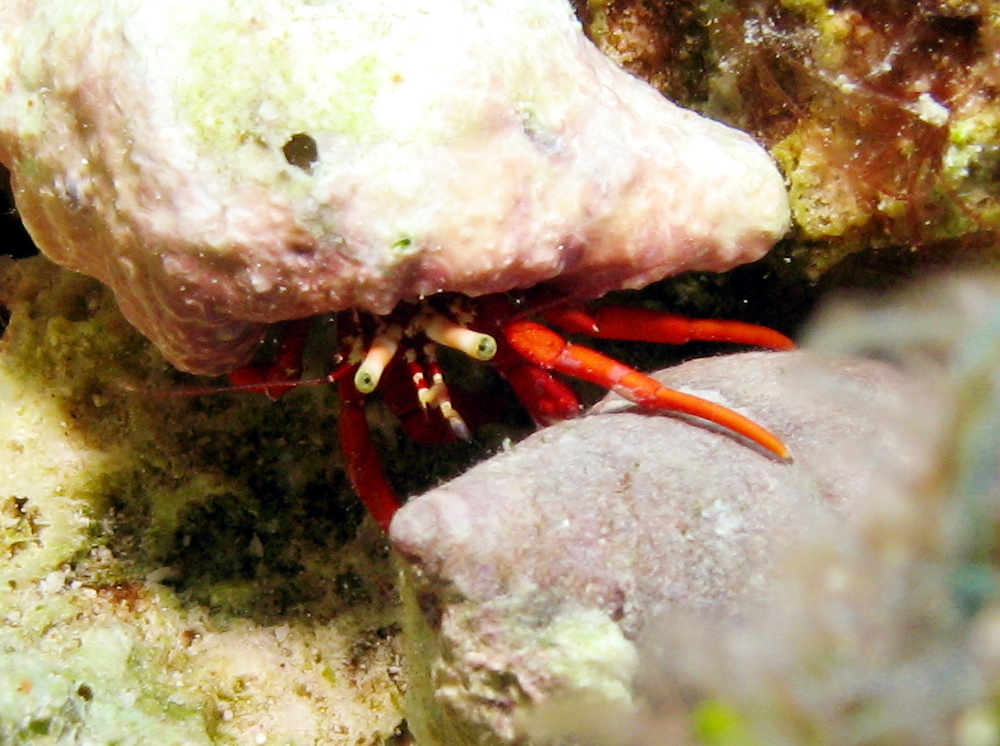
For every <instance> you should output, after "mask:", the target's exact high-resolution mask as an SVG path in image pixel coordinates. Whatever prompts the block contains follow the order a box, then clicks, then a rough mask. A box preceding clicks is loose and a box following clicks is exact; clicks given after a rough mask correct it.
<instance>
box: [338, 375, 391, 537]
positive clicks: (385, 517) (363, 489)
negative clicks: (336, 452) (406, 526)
mask: <svg viewBox="0 0 1000 746" xmlns="http://www.w3.org/2000/svg"><path fill="white" fill-rule="evenodd" d="M356 368H357V366H352V370H351V371H350V374H349V375H343V376H341V377H340V378H339V379H338V380H337V390H338V392H339V394H340V406H341V409H340V420H339V423H338V426H339V428H340V447H341V448H343V449H344V457H345V458H346V459H347V476H348V477H349V478H350V480H351V484H352V485H353V486H354V491H355V492H357V493H358V497H360V498H361V502H362V503H364V505H365V507H366V508H367V509H368V512H369V513H371V514H372V518H374V519H375V522H376V523H378V525H379V526H381V528H382V530H383V531H388V530H389V523H391V522H392V517H393V516H394V515H395V514H396V511H397V510H399V508H400V506H401V505H402V503H400V501H399V498H398V497H397V496H396V491H395V490H394V489H393V488H392V485H391V484H390V483H389V479H388V477H386V475H385V472H384V471H383V470H382V463H381V461H380V460H379V456H378V452H377V451H376V450H375V444H374V443H373V442H372V439H371V431H370V430H369V429H368V421H367V420H366V419H365V409H364V395H363V394H362V393H361V392H360V391H358V389H357V387H356V386H355V385H354V374H355V373H357V370H356Z"/></svg>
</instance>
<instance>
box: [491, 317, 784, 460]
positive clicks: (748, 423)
mask: <svg viewBox="0 0 1000 746" xmlns="http://www.w3.org/2000/svg"><path fill="white" fill-rule="evenodd" d="M504 334H505V336H506V338H507V341H508V342H509V343H510V345H511V347H513V348H514V349H515V350H516V351H517V352H518V354H520V355H521V356H523V357H524V358H525V359H526V360H528V361H529V362H531V363H533V364H535V365H537V366H539V367H541V368H544V369H545V370H555V371H558V372H559V373H564V374H566V375H569V376H573V377H575V378H581V379H583V380H585V381H590V382H591V383H596V384H598V385H599V386H603V387H604V388H608V389H611V390H612V391H614V392H615V393H617V394H619V395H621V396H623V397H625V398H626V399H628V400H629V401H632V402H635V403H636V404H638V405H640V406H642V407H646V408H647V409H653V410H659V411H669V412H677V413H679V414H686V415H691V416H694V417H700V418H701V419H704V420H708V421H710V422H714V423H716V424H717V425H720V426H722V427H724V428H726V429H727V430H732V431H733V432H735V433H738V434H739V435H742V436H743V437H745V438H748V439H749V440H752V441H753V442H755V443H757V444H758V445H760V446H762V447H763V448H766V449H767V450H769V451H771V452H772V453H774V454H775V455H776V456H778V457H779V458H781V459H783V460H786V461H787V460H789V458H790V453H789V451H788V448H787V446H785V444H784V443H782V442H781V440H780V439H779V438H778V437H777V436H776V435H774V434H773V433H771V432H770V431H768V430H766V429H765V428H763V427H761V426H760V425H758V424H757V423H755V422H753V421H752V420H749V419H747V418H746V417H743V416H742V415H740V414H737V413H736V412H733V411H731V410H729V409H726V408H725V407H722V406H720V405H718V404H714V403H712V402H710V401H706V400H705V399H700V398H698V397H697V396H691V395H690V394H683V393H681V392H679V391H674V390H673V389H668V388H667V387H666V386H663V385H662V384H661V383H660V382H659V381H657V380H656V379H654V378H652V377H650V376H647V375H646V374H645V373H641V372H639V371H637V370H636V369H635V368H630V367H629V366H627V365H625V364H623V363H619V362H618V361H617V360H614V359H612V358H610V357H607V356H606V355H602V354H601V353H599V352H597V351H595V350H591V349H590V348H589V347H584V346H582V345H576V344H573V343H571V342H568V341H566V340H565V339H563V337H562V336H560V335H559V334H557V333H556V332H554V331H552V330H551V329H549V328H548V327H545V326H542V325H541V324H538V323H536V322H534V321H527V320H523V319H522V320H516V321H512V322H510V323H509V324H507V325H506V327H504Z"/></svg>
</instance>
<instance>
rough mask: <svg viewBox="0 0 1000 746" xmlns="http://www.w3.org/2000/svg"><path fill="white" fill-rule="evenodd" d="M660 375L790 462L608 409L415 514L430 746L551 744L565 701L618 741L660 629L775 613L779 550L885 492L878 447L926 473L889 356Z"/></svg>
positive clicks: (717, 366)
mask: <svg viewBox="0 0 1000 746" xmlns="http://www.w3.org/2000/svg"><path fill="white" fill-rule="evenodd" d="M658 378H659V379H660V380H662V381H664V382H666V383H667V385H673V386H675V387H677V386H680V385H681V384H684V387H685V389H686V390H688V391H691V392H692V393H697V394H699V395H701V396H705V397H711V398H713V399H717V400H721V401H722V402H723V403H725V404H726V405H727V406H730V407H731V408H734V409H737V410H738V411H740V412H743V413H745V414H747V415H749V416H751V417H752V418H753V419H754V420H755V421H757V422H760V423H761V424H763V425H765V426H767V427H769V428H770V429H771V430H772V431H774V432H776V433H777V434H779V435H780V436H781V437H782V438H784V439H785V440H786V442H787V443H788V445H789V446H790V448H791V449H792V452H793V453H794V458H795V461H794V463H793V464H786V463H782V462H779V461H777V460H775V459H774V458H770V457H768V456H767V455H765V454H763V453H761V452H758V451H756V450H754V449H752V448H750V447H747V446H746V445H744V444H743V443H741V442H740V441H738V440H737V439H736V438H734V437H732V436H731V435H730V434H728V433H722V432H717V431H713V430H711V429H708V428H706V427H701V426H697V425H695V424H693V423H691V422H688V421H684V420H681V419H677V418H671V417H664V416H659V415H651V414H648V413H644V412H641V411H636V410H635V409H633V408H631V407H626V408H625V409H626V411H621V410H622V406H623V404H622V401H621V400H620V399H617V397H614V396H612V397H609V399H608V400H606V401H605V402H604V403H603V404H602V405H599V406H598V407H597V408H596V409H595V410H593V411H592V412H591V413H590V414H589V415H588V416H585V417H582V418H579V419H576V420H573V421H570V422H566V423H563V424H561V425H556V426H553V427H550V428H547V429H546V430H544V431H542V432H539V433H537V434H535V435H533V436H531V437H530V438H528V439H527V440H525V441H524V442H522V443H520V444H518V445H517V446H516V447H514V448H513V449H512V450H510V451H509V452H506V453H503V454H500V455H498V456H497V457H495V458H493V459H492V460H490V461H488V462H485V463H483V464H480V465H479V466H477V467H475V468H473V469H472V470H470V471H469V472H467V473H466V474H464V475H462V476H461V477H459V478H457V479H455V480H453V481H452V482H450V483H449V484H447V485H444V486H442V487H440V488H438V489H435V490H432V491H431V492H429V493H427V494H425V495H423V496H421V497H419V498H416V499H415V500H413V501H411V502H410V503H409V504H407V505H406V506H405V507H404V508H403V509H402V510H400V512H399V513H398V514H397V516H396V518H395V520H394V522H393V524H392V527H391V539H392V542H393V544H394V545H395V547H396V549H397V550H398V551H399V552H400V553H401V555H402V556H403V557H404V558H405V559H406V563H405V565H406V569H405V571H404V580H405V583H404V586H405V588H406V595H407V604H408V611H407V624H408V628H407V633H408V638H409V639H408V645H410V648H411V652H410V655H411V665H412V667H413V669H414V670H413V671H412V672H411V682H412V693H411V695H410V696H411V698H412V699H411V711H410V713H409V721H410V724H411V726H412V727H413V729H414V732H415V734H416V735H417V737H418V739H419V740H420V742H421V743H422V744H434V743H447V744H452V745H454V744H459V743H466V742H467V743H473V742H475V743H498V744H499V743H521V742H522V741H520V740H518V739H520V738H524V737H525V733H526V732H527V733H534V734H535V735H536V736H537V737H538V738H539V740H540V741H544V740H545V738H544V737H543V736H544V734H545V732H547V730H546V729H547V728H548V726H547V725H546V723H547V722H548V721H549V720H550V719H552V718H555V719H556V720H565V719H566V718H565V717H563V716H562V715H560V708H561V707H562V705H563V703H566V702H571V703H572V705H573V710H572V712H573V714H572V715H571V716H570V718H571V722H572V726H571V728H570V733H571V734H572V733H576V734H581V733H589V735H591V736H594V737H597V735H598V734H601V733H603V735H604V736H606V742H608V743H616V742H619V741H620V740H621V739H622V738H624V737H625V735H626V734H624V732H621V733H619V734H618V735H617V736H614V734H613V733H612V731H614V729H615V728H617V727H619V725H618V724H620V723H621V722H622V719H623V718H626V717H627V716H628V714H629V713H630V712H631V711H632V709H633V708H634V703H633V701H632V692H631V688H630V687H631V680H632V676H633V674H634V673H635V666H636V660H637V653H636V649H635V648H634V646H633V641H635V640H636V639H637V638H638V636H639V635H640V633H641V632H642V631H643V629H644V628H645V627H646V626H647V624H649V623H650V621H651V620H653V619H655V618H660V617H663V616H667V617H670V616H671V615H677V614H682V615H696V616H698V615H700V616H702V617H704V618H713V619H718V618H729V617H733V616H742V615H743V614H745V613H747V612H748V611H749V610H751V609H753V608H756V607H758V606H760V605H761V604H766V603H767V599H768V598H769V597H770V593H771V592H772V582H773V580H774V575H775V573H774V570H775V567H774V564H775V562H776V560H775V557H776V556H777V555H778V554H780V552H779V550H780V549H781V547H783V546H786V545H787V544H788V543H789V542H790V541H793V540H795V539H797V538H799V537H803V536H808V535H810V532H822V531H824V530H826V529H829V528H830V527H832V526H836V525H840V524H842V523H843V522H844V521H845V520H849V516H850V515H851V514H852V513H853V512H854V508H855V506H856V505H857V503H858V502H859V501H861V500H862V499H864V498H865V497H867V496H868V495H870V494H872V493H873V492H875V491H877V489H878V485H879V483H880V480H881V479H883V478H885V477H886V476H887V471H886V470H885V469H884V468H882V467H880V466H879V465H878V464H879V463H880V462H879V461H878V460H877V459H873V458H871V453H873V452H875V451H878V452H879V453H880V454H882V455H884V456H885V457H886V462H892V463H901V464H906V463H911V464H912V463H913V461H914V460H915V459H914V458H913V453H912V450H913V448H912V443H911V442H910V440H909V438H908V433H907V431H906V429H905V428H904V427H902V426H901V424H900V423H901V422H902V421H903V419H902V417H901V416H900V413H901V412H902V411H903V409H904V408H905V403H906V401H907V399H906V397H905V392H906V390H907V389H906V386H908V385H910V384H908V383H906V382H905V381H904V379H903V377H902V376H901V375H900V374H899V373H898V372H897V371H895V370H894V369H892V368H890V367H888V366H886V365H884V364H881V363H876V362H871V361H848V360H845V359H836V360H834V359H825V358H821V357H818V356H812V355H807V354H805V353H789V354H777V353H771V354H768V353H749V354H744V355H736V356H729V357H717V358H712V359H704V360H697V361H693V362H690V363H687V364H685V365H682V366H680V367H677V368H673V369H671V370H669V371H666V372H664V373H661V374H659V375H658ZM824 527H826V529H824ZM564 726H565V723H563V725H562V726H560V727H564ZM602 729H603V730H602ZM539 734H541V735H539ZM480 739H481V740H480ZM560 742H561V741H560Z"/></svg>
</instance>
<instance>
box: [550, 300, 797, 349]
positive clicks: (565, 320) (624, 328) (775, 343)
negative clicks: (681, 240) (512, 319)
mask: <svg viewBox="0 0 1000 746" xmlns="http://www.w3.org/2000/svg"><path fill="white" fill-rule="evenodd" d="M542 315H543V316H545V318H546V319H547V320H549V321H551V322H552V323H553V324H555V325H557V326H559V327H560V328H562V329H565V330H566V331H571V332H579V333H581V334H586V335H588V336H591V337H597V338H599V339H625V340H633V341H636V342H659V343H662V344H685V343H686V342H691V341H694V340H700V341H706V342H734V343H736V344H746V345H753V346H755V347H766V348H768V349H771V350H791V349H794V347H795V343H794V342H793V341H792V340H791V339H789V338H788V337H786V336H785V335H784V334H782V333H781V332H777V331H775V330H774V329H770V328H768V327H766V326H760V325H758V324H748V323H746V322H743V321H723V320H718V319H689V318H687V317H686V316H678V315H676V314H672V313H661V312H659V311H651V310H649V309H645V308H626V307H625V306H601V307H600V308H597V309H594V310H592V311H591V310H583V309H579V308H571V307H566V306H558V307H554V308H551V309H548V310H546V311H544V312H543V314H542Z"/></svg>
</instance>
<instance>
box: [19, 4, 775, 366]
mask: <svg viewBox="0 0 1000 746" xmlns="http://www.w3.org/2000/svg"><path fill="white" fill-rule="evenodd" d="M4 16H5V20H4V23H3V24H2V26H0V161H2V162H3V163H4V164H5V165H6V166H7V167H8V168H9V170H10V171H11V173H12V177H13V185H14V189H15V195H16V199H17V206H18V210H19V211H20V213H21V215H22V217H23V219H24V221H25V223H26V225H27V226H28V228H29V230H30V231H31V234H32V236H33V237H34V239H35V240H36V241H37V243H38V244H39V246H40V247H41V249H42V250H43V251H44V252H45V253H46V254H48V255H49V256H50V257H52V258H53V259H54V260H55V261H57V262H59V263H60V264H62V265H65V266H67V267H71V268H73V269H76V270H79V271H81V272H85V273H87V274H90V275H93V276H95V277H97V278H99V279H101V280H102V281H104V282H105V283H107V284H108V285H110V286H111V287H112V288H113V289H114V291H115V293H116V295H117V298H118V301H119V304H120V305H121V307H122V310H123V311H124V313H125V314H126V316H127V317H128V318H129V319H130V320H131V321H132V322H133V323H134V324H135V325H136V326H137V327H139V328H140V329H141V330H142V331H143V332H144V333H145V334H146V335H147V336H148V337H149V338H150V339H152V340H153V342H155V343H156V345H157V346H159V347H160V349H161V350H162V351H163V353H164V354H165V355H166V357H167V358H168V359H170V360H171V361H172V362H173V363H174V364H175V365H177V366H178V367H180V368H183V369H185V370H189V371H193V372H203V373H210V372H221V371H224V370H227V369H229V368H232V367H234V366H236V365H238V364H240V363H242V362H244V361H245V360H246V359H247V357H248V356H249V355H250V354H251V352H252V349H253V346H254V344H255V343H256V341H257V340H258V339H259V337H260V335H261V333H262V330H263V328H264V326H265V325H266V324H268V323H270V322H274V321H277V320H281V319H287V318H297V317H305V316H310V315H314V314H318V313H323V312H327V311H333V310H339V309H344V308H349V307H358V308H363V309H367V310H370V311H373V312H376V313H385V312H387V311H389V310H390V309H392V307H393V306H395V305H396V303H397V302H399V301H400V300H402V299H413V298H417V297H419V296H422V295H426V294H431V293H435V292H438V291H442V290H450V291H457V292H462V293H466V294H469V295H479V294H483V293H490V292H496V291H502V290H507V289H512V288H525V287H531V286H534V285H536V284H538V283H541V282H545V281H550V280H552V281H554V282H553V284H555V285H556V286H557V287H558V288H560V289H563V290H566V291H567V292H572V293H574V294H578V295H586V296H596V295H600V294H602V293H604V292H606V291H607V290H608V289H611V288H618V287H638V286H642V285H645V284H648V283H649V282H652V281H654V280H656V279H659V278H661V277H664V276H666V275H670V274H675V273H678V272H681V271H684V270H690V269H699V270H723V269H726V268H729V267H731V266H733V265H736V264H738V263H742V262H746V261H751V260H753V259H756V258H758V257H759V256H761V255H762V254H763V253H764V252H765V251H766V250H767V249H768V248H769V247H770V246H771V245H772V244H773V242H774V241H775V240H777V238H779V237H780V236H781V235H782V234H783V233H784V232H785V230H786V229H787V226H788V221H789V210H788V202H787V196H786V193H785V188H784V183H783V179H782V177H781V175H780V173H779V172H778V171H777V169H776V167H775V166H774V164H773V163H772V161H771V160H770V158H769V157H768V155H767V153H766V152H765V151H764V150H763V149H762V148H761V147H760V146H759V145H757V144H756V143H755V142H754V141H753V140H752V139H751V138H749V137H748V136H746V135H745V134H743V133H740V132H738V131H735V130H733V129H731V128H728V127H725V126H723V125H721V124H718V123H716V122H713V121H710V120H708V119H705V118H703V117H700V116H698V115H696V114H694V113H692V112H689V111H686V110H683V109H680V108H679V107H677V106H675V105H673V104H671V103H669V102H668V101H666V100H665V99H663V98H662V97H661V96H660V95H659V94H658V93H657V92H656V91H654V90H653V89H652V88H650V87H649V86H647V85H646V84H645V83H642V82H640V81H638V80H637V79H635V78H633V77H631V76H630V75H628V74H627V73H625V72H623V71H622V70H620V69H619V68H617V67H615V66H614V65H613V64H612V63H611V62H610V61H608V60H607V59H606V58H605V57H603V56H602V55H601V54H600V53H599V52H598V51H597V49H596V48H595V47H594V46H593V45H592V44H591V43H590V42H589V41H587V40H586V38H585V37H584V35H583V33H582V31H581V28H580V25H579V23H578V22H577V20H576V18H575V17H574V16H573V14H572V11H571V9H570V7H569V5H568V4H567V3H566V2H565V0H504V2H489V1H485V0H480V1H477V0H412V1H409V2H398V0H367V1H366V2H364V3H358V2H354V1H353V0H327V1H325V2H324V1H323V0H246V1H245V2H240V3H233V2H229V1H228V0H196V1H193V0H158V1H157V2H153V1H152V0H44V2H43V1H42V0H34V1H32V0H8V2H6V3H5V5H4ZM296 135H299V137H298V138H296V139H295V140H294V141H293V137H294V136H296ZM290 143H292V144H291V145H290ZM310 143H314V144H315V148H316V150H315V158H314V159H313V158H311V154H310V152H309V145H310ZM302 144H304V145H305V147H304V148H303V149H302V150H301V151H300V152H299V153H298V154H294V153H292V154H291V155H289V156H288V157H286V154H285V151H286V150H288V149H289V148H294V147H295V146H297V145H302Z"/></svg>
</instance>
